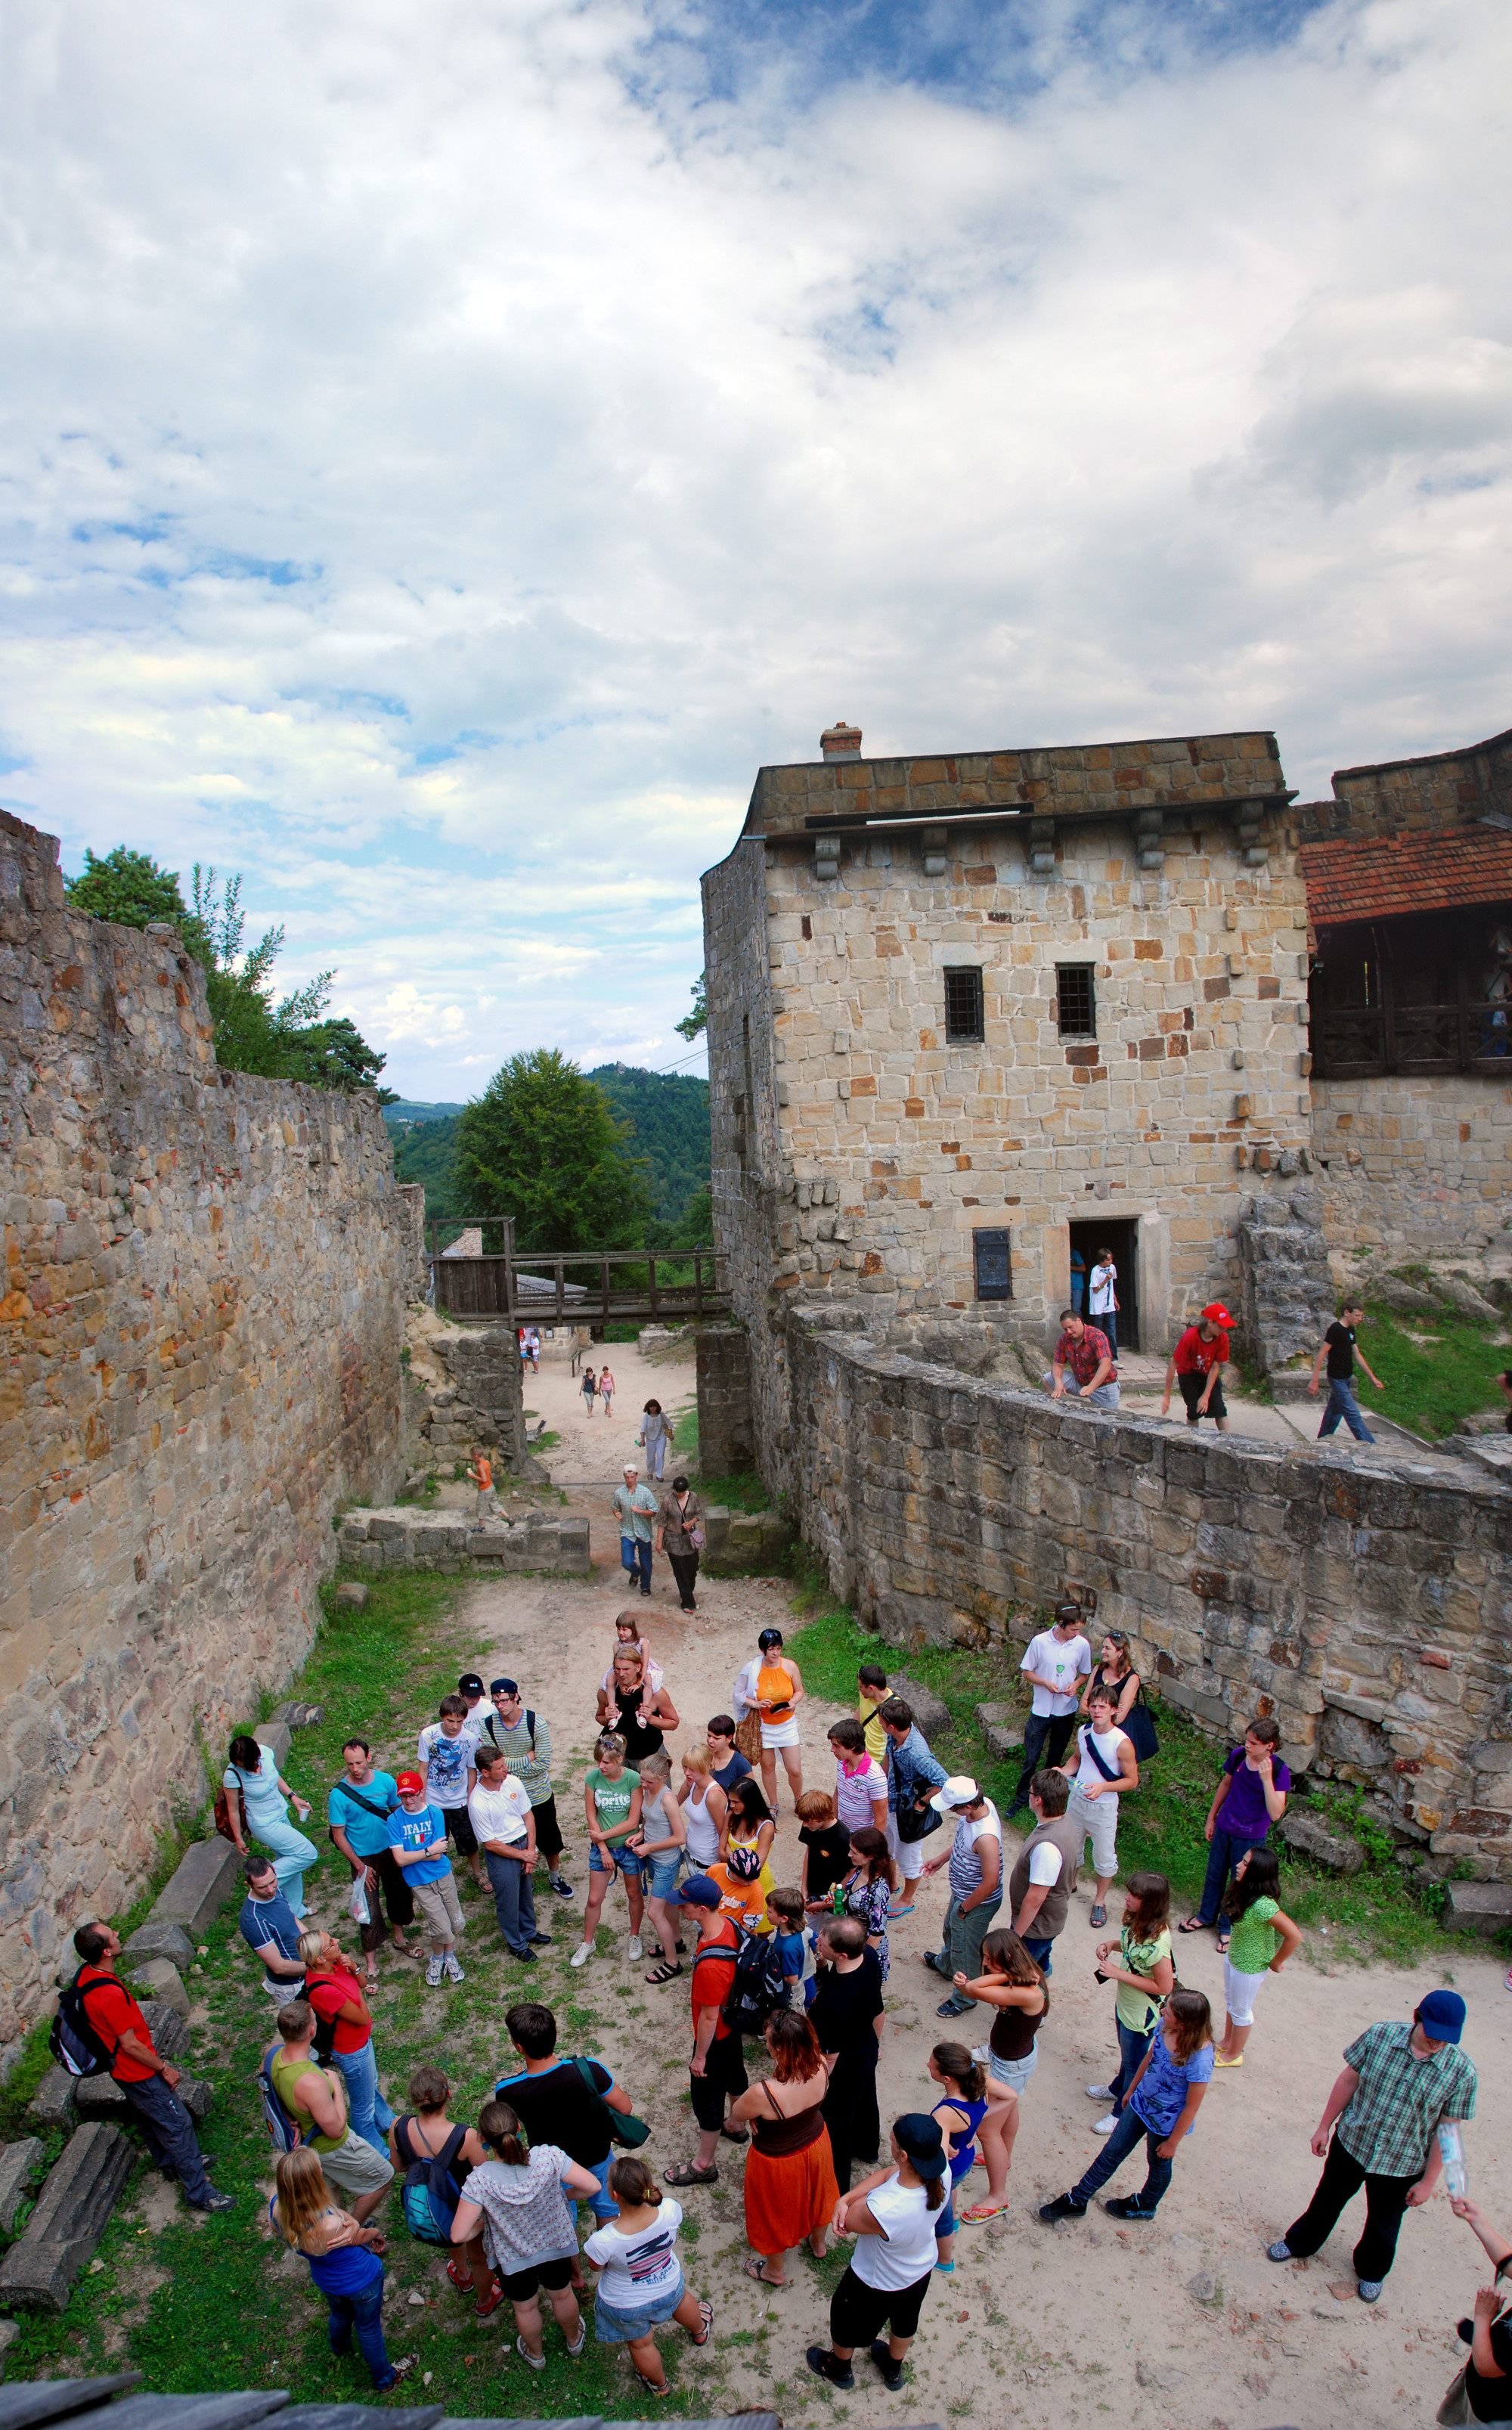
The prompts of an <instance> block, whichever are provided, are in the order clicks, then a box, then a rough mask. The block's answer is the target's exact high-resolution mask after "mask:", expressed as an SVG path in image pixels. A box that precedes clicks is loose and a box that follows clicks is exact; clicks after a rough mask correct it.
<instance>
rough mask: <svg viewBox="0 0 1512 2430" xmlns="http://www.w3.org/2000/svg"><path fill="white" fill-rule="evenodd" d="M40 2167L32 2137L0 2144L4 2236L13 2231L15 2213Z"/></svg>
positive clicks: (38, 2146)
mask: <svg viewBox="0 0 1512 2430" xmlns="http://www.w3.org/2000/svg"><path fill="white" fill-rule="evenodd" d="M41 2168H42V2142H41V2140H40V2139H39V2138H38V2137H37V2136H35V2135H25V2136H23V2138H22V2139H21V2141H20V2142H19V2143H6V2144H0V2228H4V2230H5V2232H6V2234H7V2236H11V2235H13V2234H14V2232H15V2225H16V2213H17V2211H18V2210H19V2209H20V2208H21V2205H22V2204H23V2203H24V2202H25V2199H26V2195H27V2192H28V2191H29V2189H30V2186H31V2180H32V2179H33V2177H35V2176H36V2175H37V2173H38V2172H39V2171H40V2170H41Z"/></svg>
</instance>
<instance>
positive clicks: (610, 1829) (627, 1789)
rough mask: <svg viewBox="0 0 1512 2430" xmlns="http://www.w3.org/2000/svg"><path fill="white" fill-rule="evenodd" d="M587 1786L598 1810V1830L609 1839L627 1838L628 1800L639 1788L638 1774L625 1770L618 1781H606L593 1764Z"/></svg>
mask: <svg viewBox="0 0 1512 2430" xmlns="http://www.w3.org/2000/svg"><path fill="white" fill-rule="evenodd" d="M588 1785H589V1787H590V1789H591V1790H592V1792H593V1804H594V1806H596V1808H597V1809H598V1818H599V1829H600V1830H601V1831H603V1832H606V1834H607V1835H608V1837H609V1838H610V1839H626V1838H628V1836H629V1834H628V1832H627V1830H626V1829H625V1825H626V1823H627V1822H628V1821H629V1815H630V1800H631V1798H632V1797H633V1796H634V1795H635V1793H636V1790H637V1789H639V1788H640V1773H638V1772H631V1771H630V1770H629V1769H628V1768H626V1770H625V1771H623V1772H622V1773H621V1774H620V1777H619V1779H618V1780H606V1779H605V1777H604V1774H603V1773H602V1772H600V1770H599V1769H598V1766H597V1765H596V1764H595V1765H594V1767H593V1770H592V1771H591V1772H590V1773H589V1775H588Z"/></svg>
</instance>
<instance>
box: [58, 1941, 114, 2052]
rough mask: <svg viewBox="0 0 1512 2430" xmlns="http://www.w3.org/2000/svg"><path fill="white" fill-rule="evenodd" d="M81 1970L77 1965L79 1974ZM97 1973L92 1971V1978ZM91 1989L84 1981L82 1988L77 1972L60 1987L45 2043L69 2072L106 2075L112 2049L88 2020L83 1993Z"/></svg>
mask: <svg viewBox="0 0 1512 2430" xmlns="http://www.w3.org/2000/svg"><path fill="white" fill-rule="evenodd" d="M83 1972H84V1969H83V1967H82V1966H81V1967H80V1968H79V1974H82V1973H83ZM99 1980H101V1977H99V1976H98V1975H96V1977H95V1981H96V1982H98V1981H99ZM92 1989H94V1985H93V1983H86V1984H85V1985H84V1986H83V1987H82V1989H81V1988H80V1985H79V1977H78V1974H75V1977H74V1980H73V1982H72V1983H70V1985H69V1986H68V1989H66V1990H64V1991H59V1993H58V2014H57V2016H56V2017H55V2018H54V2019H53V2022H52V2029H51V2031H50V2032H49V2034H48V2036H47V2047H48V2049H49V2050H50V2051H51V2052H52V2055H53V2056H54V2058H56V2059H57V2061H58V2066H59V2067H61V2068H66V2069H67V2071H68V2072H69V2074H70V2075H108V2074H109V2072H110V2066H111V2062H112V2060H113V2059H114V2057H115V2052H114V2050H113V2049H112V2048H111V2046H110V2044H109V2043H108V2042H107V2041H104V2040H102V2039H101V2037H100V2036H99V2034H98V2033H96V2031H95V2029H94V2027H93V2025H91V2022H90V2015H89V2009H88V2007H87V2006H86V2004H85V1993H86V1992H88V1991H91V1990H92Z"/></svg>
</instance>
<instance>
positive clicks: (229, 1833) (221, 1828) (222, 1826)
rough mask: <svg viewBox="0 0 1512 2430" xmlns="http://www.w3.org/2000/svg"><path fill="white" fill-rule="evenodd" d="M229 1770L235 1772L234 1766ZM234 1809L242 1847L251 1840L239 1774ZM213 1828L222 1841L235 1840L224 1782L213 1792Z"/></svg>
mask: <svg viewBox="0 0 1512 2430" xmlns="http://www.w3.org/2000/svg"><path fill="white" fill-rule="evenodd" d="M231 1769H232V1771H233V1772H236V1766H235V1765H234V1764H233V1765H232V1767H231ZM236 1809H237V1820H238V1822H240V1823H241V1839H242V1844H243V1846H244V1845H245V1843H246V1842H247V1840H248V1839H251V1837H252V1834H251V1831H250V1830H249V1829H248V1827H247V1800H246V1792H245V1790H244V1789H243V1788H242V1785H241V1773H239V1772H238V1773H237V1775H236ZM215 1827H216V1830H217V1831H218V1832H219V1833H220V1835H221V1838H222V1839H230V1840H233V1841H234V1840H235V1839H236V1833H235V1832H234V1831H233V1830H232V1828H231V1801H230V1799H229V1797H227V1795H226V1793H225V1786H224V1782H223V1783H222V1785H221V1787H220V1788H219V1789H217V1790H216V1792H215Z"/></svg>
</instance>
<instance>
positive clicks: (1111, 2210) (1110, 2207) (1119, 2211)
mask: <svg viewBox="0 0 1512 2430" xmlns="http://www.w3.org/2000/svg"><path fill="white" fill-rule="evenodd" d="M1103 2208H1104V2209H1105V2211H1106V2213H1107V2215H1108V2217H1109V2219H1154V2217H1155V2212H1154V2211H1153V2210H1145V2209H1144V2208H1143V2207H1142V2205H1141V2204H1140V2201H1139V2197H1138V2194H1116V2195H1115V2196H1114V2198H1113V2200H1112V2201H1111V2202H1105V2204H1104V2205H1103Z"/></svg>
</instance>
